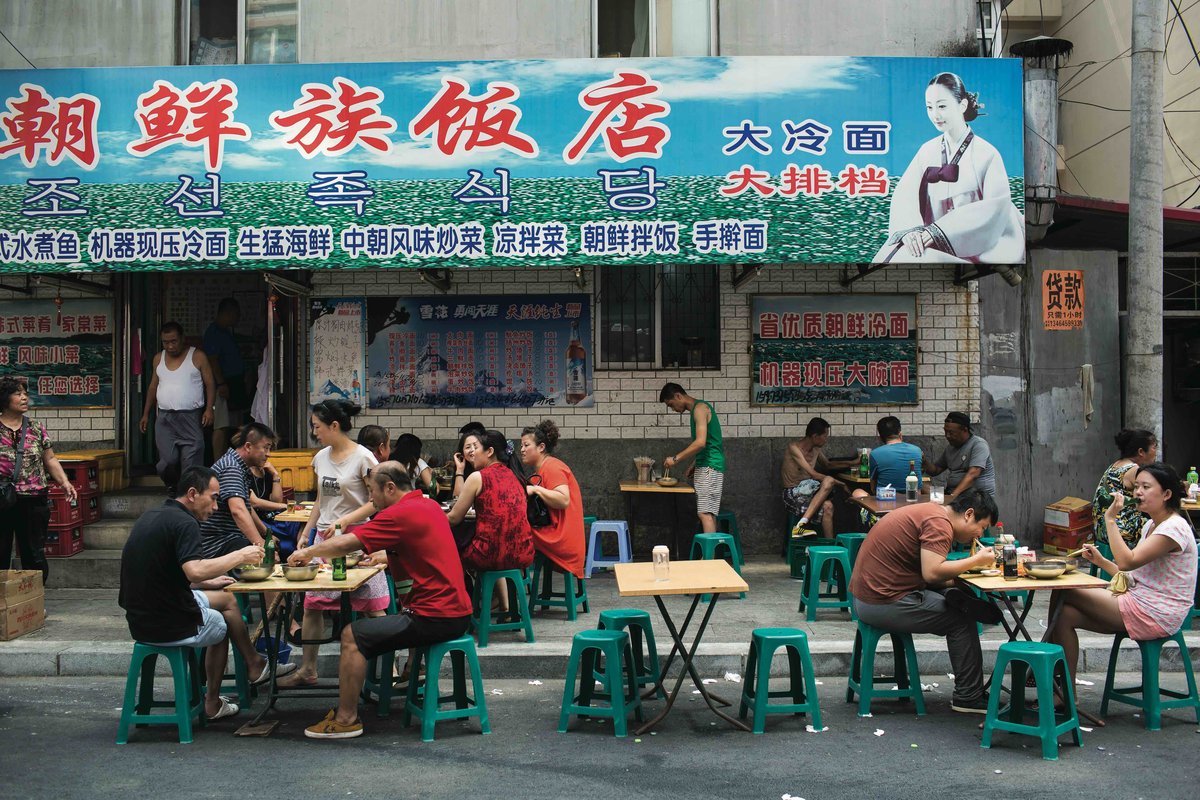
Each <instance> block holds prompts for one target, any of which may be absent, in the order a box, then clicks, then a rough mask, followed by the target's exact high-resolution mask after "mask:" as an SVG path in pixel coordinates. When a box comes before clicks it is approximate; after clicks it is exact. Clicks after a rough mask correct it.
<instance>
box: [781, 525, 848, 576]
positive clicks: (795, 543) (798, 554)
mask: <svg viewBox="0 0 1200 800" xmlns="http://www.w3.org/2000/svg"><path fill="white" fill-rule="evenodd" d="M836 544H837V541H836V540H834V539H824V538H821V537H817V536H792V537H790V538H789V541H788V569H789V570H790V572H791V576H792V578H793V579H795V580H798V581H802V580H804V570H805V569H806V568H807V567H808V548H810V547H833V546H834V545H836Z"/></svg>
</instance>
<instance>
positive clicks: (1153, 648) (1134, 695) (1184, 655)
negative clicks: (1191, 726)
mask: <svg viewBox="0 0 1200 800" xmlns="http://www.w3.org/2000/svg"><path fill="white" fill-rule="evenodd" d="M1124 639H1125V634H1123V633H1118V634H1117V635H1116V638H1114V639H1113V645H1112V652H1111V653H1109V656H1108V677H1107V678H1106V679H1105V681H1104V699H1103V700H1102V701H1100V716H1102V717H1106V716H1108V701H1109V700H1115V701H1117V702H1118V703H1125V704H1127V705H1131V706H1135V707H1137V708H1140V709H1141V710H1142V717H1143V718H1144V719H1145V720H1146V730H1148V731H1157V730H1162V712H1163V711H1166V710H1169V709H1172V708H1190V709H1192V712H1193V713H1194V714H1195V715H1196V722H1197V723H1200V695H1198V694H1197V693H1196V674H1195V672H1193V670H1192V657H1191V655H1190V654H1189V653H1188V647H1187V642H1186V641H1184V638H1183V631H1182V630H1180V631H1176V633H1175V635H1174V636H1168V637H1166V638H1164V639H1150V640H1148V641H1144V642H1138V643H1137V646H1138V650H1140V651H1141V654H1142V682H1141V683H1140V684H1139V685H1137V686H1130V687H1127V688H1124V689H1117V688H1115V687H1114V686H1113V680H1114V678H1115V677H1116V673H1117V655H1118V653H1119V652H1120V649H1121V642H1122V641H1123V640H1124ZM1167 642H1174V643H1175V644H1177V645H1178V646H1179V657H1180V660H1181V661H1183V671H1184V674H1185V675H1186V676H1187V686H1188V690H1187V692H1186V693H1184V692H1177V691H1175V690H1173V689H1163V688H1162V687H1161V685H1160V684H1159V675H1158V672H1159V669H1158V666H1159V659H1160V658H1161V657H1162V650H1163V645H1165V644H1166V643H1167ZM1163 698H1167V699H1165V700H1164V699H1163Z"/></svg>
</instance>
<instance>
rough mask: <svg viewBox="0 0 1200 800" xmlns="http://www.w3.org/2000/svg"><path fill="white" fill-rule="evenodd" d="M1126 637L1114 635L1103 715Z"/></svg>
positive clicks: (1101, 714) (1102, 698)
mask: <svg viewBox="0 0 1200 800" xmlns="http://www.w3.org/2000/svg"><path fill="white" fill-rule="evenodd" d="M1093 566H1095V565H1093ZM1124 638H1125V637H1124V636H1123V635H1121V634H1117V635H1116V636H1114V637H1113V643H1112V650H1110V651H1109V653H1108V675H1107V676H1106V677H1105V678H1104V694H1103V695H1102V696H1101V700H1100V716H1101V717H1107V716H1108V698H1109V697H1111V696H1112V695H1113V684H1114V682H1115V681H1116V677H1117V656H1118V655H1120V653H1121V640H1122V639H1124ZM1198 721H1200V720H1198Z"/></svg>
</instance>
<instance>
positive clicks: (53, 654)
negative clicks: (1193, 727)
mask: <svg viewBox="0 0 1200 800" xmlns="http://www.w3.org/2000/svg"><path fill="white" fill-rule="evenodd" d="M744 572H745V577H746V580H747V582H748V583H749V584H750V592H749V593H748V594H747V597H746V599H745V600H737V599H726V598H722V599H721V600H720V601H719V602H718V603H717V607H716V609H715V611H714V612H713V617H712V621H711V623H710V624H709V627H708V630H707V631H706V632H705V637H704V640H703V642H702V643H701V645H700V650H699V653H698V655H697V659H696V660H697V666H698V667H699V669H700V671H701V672H703V673H704V674H705V675H715V676H721V675H723V674H724V673H725V672H727V671H728V672H736V673H739V674H741V673H742V672H743V669H744V663H743V662H744V660H745V657H746V651H747V649H748V647H749V641H750V631H751V630H753V629H754V628H759V627H795V628H800V629H801V630H804V631H805V632H807V633H808V640H809V646H810V648H811V650H812V653H813V662H814V667H815V669H816V671H817V674H818V675H822V676H838V675H841V676H845V675H846V674H847V671H848V668H849V662H850V652H851V649H852V647H853V644H854V632H855V626H854V623H852V622H850V621H849V617H848V615H847V614H846V613H845V612H842V611H833V610H821V611H820V612H819V613H818V618H817V621H816V622H806V621H805V620H804V619H803V616H802V615H801V614H799V613H798V612H797V610H796V606H797V604H798V602H799V596H800V582H799V581H795V580H792V579H791V578H790V577H789V575H788V569H787V566H786V565H785V564H784V563H783V562H781V561H778V560H775V559H766V560H759V561H754V562H751V563H749V564H747V565H746V567H745V570H744ZM588 595H589V600H590V612H589V613H586V614H583V613H581V614H580V615H579V617H578V619H577V620H576V621H575V622H568V621H567V619H566V614H565V612H564V611H563V610H562V609H551V610H545V611H541V612H539V613H537V614H535V616H534V635H535V637H536V642H534V643H532V644H528V643H526V642H525V641H524V639H523V636H522V635H521V634H520V633H516V632H505V633H498V634H492V639H491V643H490V644H489V646H488V647H487V648H484V649H481V650H480V651H479V654H480V658H481V661H482V664H483V669H484V673H485V674H487V675H488V676H490V677H496V678H529V679H533V678H541V679H547V678H549V679H553V678H561V677H562V675H563V674H564V673H565V672H566V662H567V656H568V654H569V652H570V648H571V637H572V636H573V635H574V634H575V633H576V632H577V631H580V630H584V629H586V628H592V627H595V626H596V624H597V619H598V614H599V612H600V611H602V610H605V609H610V608H644V609H646V610H648V611H649V612H650V613H651V615H652V618H653V620H654V631H655V636H656V638H657V642H658V650H659V653H660V655H664V656H665V655H666V653H667V652H668V650H669V649H670V635H669V633H668V631H667V628H666V624H665V623H664V622H663V621H662V619H661V617H660V616H659V613H658V609H657V607H656V606H655V603H654V600H653V599H652V598H648V597H633V598H622V597H619V596H618V595H617V590H616V581H615V580H614V579H613V577H612V575H611V573H597V575H595V576H593V578H592V579H591V580H590V581H589V582H588ZM1048 600H1049V592H1040V593H1038V594H1037V595H1035V600H1034V608H1033V609H1032V611H1031V612H1030V614H1029V617H1028V619H1027V620H1026V625H1027V627H1028V628H1029V631H1030V633H1031V634H1033V636H1035V637H1038V636H1040V635H1041V633H1042V632H1043V631H1044V630H1045V628H1044V625H1045V620H1046V610H1047V603H1048ZM689 603H690V598H687V597H671V598H668V599H667V606H668V608H669V609H670V611H671V615H672V618H673V619H674V620H675V622H676V624H679V623H681V622H682V620H683V616H684V615H685V614H686V613H687V607H688V604H689ZM46 611H47V614H48V619H47V622H46V626H45V627H44V628H42V629H41V630H40V631H37V632H35V633H32V634H29V635H27V636H24V637H22V638H20V639H16V640H14V641H11V642H0V676H6V677H19V676H89V675H124V674H125V671H126V670H127V668H128V666H129V655H130V652H131V651H132V643H131V640H130V638H129V632H128V629H127V628H126V625H125V618H124V614H123V612H122V611H121V609H120V607H118V606H117V592H116V591H115V590H112V589H50V590H48V591H47V592H46ZM697 613H698V614H699V611H698V612H697ZM1186 638H1187V641H1188V645H1189V649H1190V650H1191V651H1192V655H1193V658H1195V657H1197V656H1200V634H1195V633H1190V632H1189V633H1188V634H1187V637H1186ZM687 640H688V642H689V644H690V641H691V636H690V635H689V636H688V637H687ZM1004 641H1006V636H1005V633H1004V630H1003V628H1001V627H1000V626H994V627H989V628H985V629H984V634H983V646H984V658H985V661H986V662H987V663H988V665H989V669H990V664H991V662H992V660H993V658H994V656H995V652H996V649H997V648H998V647H999V646H1000V644H1001V643H1002V642H1004ZM887 646H888V647H890V645H887ZM916 646H917V655H918V658H919V660H920V665H921V671H922V673H923V674H924V675H939V674H942V675H944V674H945V673H948V672H950V671H951V670H950V663H949V659H948V657H947V655H946V646H945V641H944V640H943V639H940V638H938V637H936V636H922V635H918V636H917V637H916ZM1111 646H1112V637H1111V636H1100V635H1094V634H1084V635H1083V636H1081V650H1082V652H1081V656H1080V672H1092V673H1103V672H1104V671H1105V670H1106V669H1107V666H1108V656H1109V650H1110V648H1111ZM337 652H338V648H337V645H335V644H330V645H325V646H324V647H322V648H321V661H320V671H321V674H322V676H326V677H333V676H335V675H336V674H337V663H336V662H337ZM298 656H299V654H298V653H296V654H295V657H298ZM779 661H780V664H781V665H782V659H780V660H779ZM1119 668H1120V669H1121V670H1129V671H1138V670H1139V669H1140V660H1139V657H1138V651H1137V647H1136V645H1134V644H1133V643H1132V642H1129V641H1126V642H1125V643H1124V646H1123V648H1122V657H1121V660H1120V667H1119ZM1162 668H1163V669H1164V670H1168V671H1172V670H1178V669H1180V661H1179V658H1178V655H1177V654H1176V651H1175V649H1174V648H1170V649H1169V650H1168V651H1167V653H1166V654H1165V655H1164V659H1163V666H1162Z"/></svg>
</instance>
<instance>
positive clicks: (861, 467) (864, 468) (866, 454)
mask: <svg viewBox="0 0 1200 800" xmlns="http://www.w3.org/2000/svg"><path fill="white" fill-rule="evenodd" d="M870 474H871V451H870V450H866V449H864V450H863V451H862V453H860V454H859V458H858V477H860V478H866V477H868V476H870Z"/></svg>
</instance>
